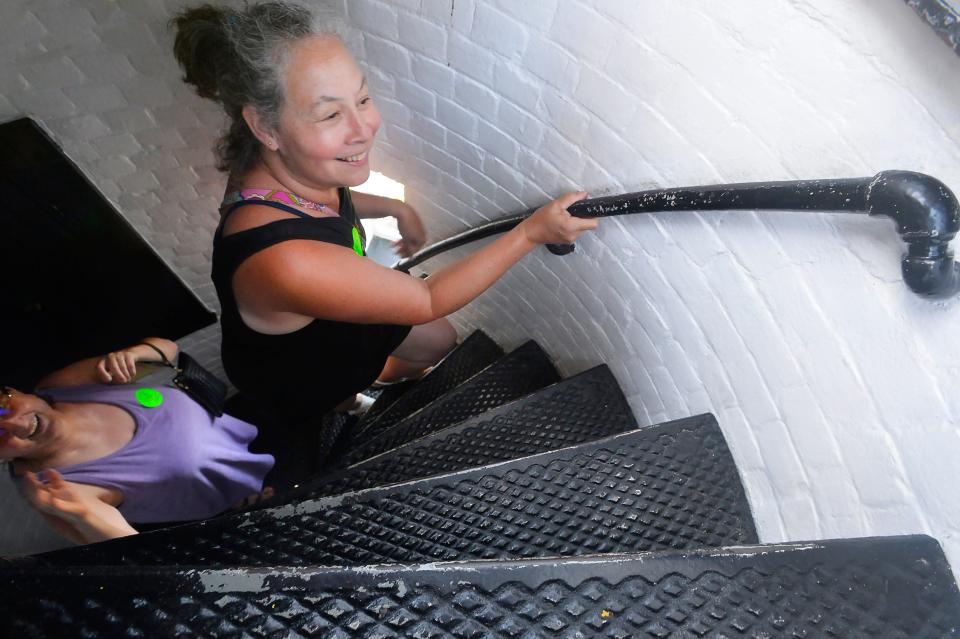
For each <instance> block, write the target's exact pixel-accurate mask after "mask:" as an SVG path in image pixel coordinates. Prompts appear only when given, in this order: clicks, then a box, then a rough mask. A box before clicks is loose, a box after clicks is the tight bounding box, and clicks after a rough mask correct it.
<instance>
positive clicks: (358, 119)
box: [347, 111, 373, 143]
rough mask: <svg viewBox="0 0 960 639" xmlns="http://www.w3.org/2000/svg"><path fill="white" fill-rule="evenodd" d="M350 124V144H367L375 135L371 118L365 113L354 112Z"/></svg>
mask: <svg viewBox="0 0 960 639" xmlns="http://www.w3.org/2000/svg"><path fill="white" fill-rule="evenodd" d="M348 122H349V125H350V135H349V138H348V140H347V141H348V142H350V143H358V142H366V141H367V140H368V139H370V136H371V135H372V134H373V127H372V126H371V123H370V122H369V118H368V117H367V116H366V115H365V114H364V113H360V112H357V111H354V112H353V113H352V114H351V115H350V117H349V120H348Z"/></svg>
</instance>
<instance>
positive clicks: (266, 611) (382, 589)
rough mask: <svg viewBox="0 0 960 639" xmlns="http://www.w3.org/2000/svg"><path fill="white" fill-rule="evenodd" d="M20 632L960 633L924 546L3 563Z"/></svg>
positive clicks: (950, 592) (937, 562)
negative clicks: (355, 560) (199, 563)
mask: <svg viewBox="0 0 960 639" xmlns="http://www.w3.org/2000/svg"><path fill="white" fill-rule="evenodd" d="M0 584H2V586H3V587H5V588H4V592H5V595H4V597H2V598H0V634H2V635H3V636H10V637H42V636H90V637H120V636H123V637H153V636H201V635H202V636H209V637H237V636H244V637H265V636H275V637H315V636H321V637H330V638H334V637H336V638H340V637H344V638H345V637H359V638H361V639H373V638H378V639H387V638H394V637H404V638H414V639H428V638H433V637H455V638H462V639H468V638H469V639H472V638H474V637H525V638H526V637H611V638H616V639H623V638H627V637H653V638H663V637H731V638H732V637H751V638H755V639H759V638H761V637H765V638H766V637H792V638H799V637H844V638H854V639H860V638H864V639H866V638H870V639H874V638H880V639H907V638H922V639H926V638H933V637H937V638H939V637H956V636H958V634H960V631H958V627H960V592H958V591H957V585H956V583H955V582H954V580H953V577H952V575H951V573H950V569H949V566H948V565H947V562H946V558H945V557H944V555H943V551H942V550H941V548H940V546H939V544H937V542H936V541H935V540H933V539H931V538H929V537H926V536H907V537H887V538H872V539H845V540H834V541H819V542H806V543H786V544H777V545H769V546H753V547H738V548H719V549H701V550H693V551H683V552H677V551H670V552H660V553H644V554H639V555H608V556H589V557H580V558H575V559H555V558H553V559H546V560H543V559H541V560H521V561H508V562H504V561H499V562H490V561H480V562H462V563H446V564H444V563H440V564H428V565H422V566H409V567H405V566H376V567H364V568H352V569H350V568H346V569H336V568H306V569H290V568H264V569H253V570H192V569H190V570H184V569H177V568H139V567H138V568H131V567H125V566H121V567H93V568H88V569H82V570H81V569H78V568H67V569H64V568H56V569H54V568H46V567H37V566H24V567H17V566H8V567H0Z"/></svg>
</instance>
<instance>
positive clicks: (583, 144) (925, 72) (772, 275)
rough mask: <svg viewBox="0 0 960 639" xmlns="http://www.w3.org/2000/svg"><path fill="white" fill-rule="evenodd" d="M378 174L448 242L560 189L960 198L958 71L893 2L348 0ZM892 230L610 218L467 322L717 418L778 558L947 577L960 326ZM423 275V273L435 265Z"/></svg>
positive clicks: (521, 272)
mask: <svg viewBox="0 0 960 639" xmlns="http://www.w3.org/2000/svg"><path fill="white" fill-rule="evenodd" d="M347 5H348V12H349V15H350V17H351V18H352V21H353V22H354V24H356V25H358V26H359V27H360V28H361V29H363V30H364V31H365V34H364V38H363V41H364V52H363V55H364V57H365V59H366V62H367V64H368V65H369V66H370V68H371V69H372V70H373V71H372V75H373V77H374V86H375V89H376V92H377V94H378V95H379V96H380V104H381V107H382V108H383V111H384V113H385V120H386V121H387V122H388V123H389V124H388V125H387V127H386V129H385V135H384V142H385V144H384V145H382V146H381V151H382V153H381V154H380V156H379V167H380V169H381V170H383V171H384V172H385V173H387V174H389V175H391V176H392V177H394V178H396V179H399V180H401V181H404V182H406V183H407V184H408V192H410V191H412V192H413V193H412V194H411V196H410V198H409V199H410V201H412V202H414V203H415V204H416V205H418V206H419V207H420V208H421V209H422V210H423V211H424V212H425V213H426V214H427V216H428V217H429V218H430V222H431V229H432V230H433V232H434V235H435V236H436V237H441V236H446V235H448V234H450V233H452V232H454V231H457V230H460V229H462V228H463V227H464V226H465V225H467V224H473V223H476V222H479V221H482V220H483V219H485V218H491V217H495V216H497V215H499V214H501V213H503V212H516V211H518V210H522V209H523V208H524V207H525V206H529V205H535V204H538V203H541V202H543V201H545V200H546V199H547V197H548V195H556V194H559V193H560V192H561V191H563V190H565V189H571V188H579V187H582V188H585V189H588V190H590V191H591V192H592V193H594V194H606V193H613V192H626V191H632V190H640V189H644V188H652V187H657V186H664V187H668V186H684V185H695V184H711V183H722V182H738V181H763V180H789V179H804V178H828V177H841V176H843V177H855V176H866V175H872V174H875V173H877V172H878V171H881V170H884V169H891V168H903V169H911V170H916V171H922V172H927V173H930V174H932V175H934V176H936V177H938V178H940V179H941V180H943V181H944V182H945V183H946V184H947V185H948V186H950V187H951V188H952V189H953V190H954V191H955V192H958V193H960V109H958V107H957V105H958V104H960V58H958V57H957V56H956V55H955V54H954V53H953V52H952V51H951V50H950V49H949V48H948V47H946V46H944V44H943V43H942V42H940V41H939V40H938V39H937V38H936V36H935V35H934V34H933V33H932V31H930V29H929V27H928V26H927V25H925V24H923V23H922V22H921V21H920V20H919V19H918V18H917V17H916V15H915V14H914V13H913V11H912V10H911V9H910V8H909V7H907V6H906V5H905V4H904V3H903V2H902V1H900V0H882V1H878V2H850V1H848V2H837V1H836V0H806V1H786V0H779V1H776V0H774V1H770V0H762V1H761V0H756V1H753V2H737V3H702V2H693V1H686V2H669V3H667V2H636V1H628V2H621V1H612V0H563V1H562V2H559V1H557V0H539V1H537V2H524V3H518V2H513V1H512V0H501V1H495V0H489V1H476V0H436V1H428V0H423V1H422V2H420V1H415V0H411V1H410V2H380V1H378V0H350V2H348V3H347ZM902 251H903V246H902V244H901V243H900V241H899V239H898V238H897V235H896V233H895V231H894V229H893V225H892V223H890V222H888V221H880V220H871V219H868V218H865V217H863V216H842V215H810V214H796V213H769V212H765V213H763V214H760V215H758V214H753V213H747V214H744V213H723V214H704V215H696V214H688V213H683V214H673V215H658V216H645V217H634V218H630V219H619V220H616V221H614V220H606V221H605V222H604V223H603V226H602V230H601V231H600V232H599V233H597V234H596V235H595V236H593V237H590V238H587V239H585V240H583V241H581V242H580V244H579V246H578V250H577V253H576V254H575V256H573V257H568V258H557V257H554V256H551V255H549V254H547V253H546V252H545V251H540V252H538V253H537V254H535V255H533V256H531V257H529V258H527V259H526V260H525V261H524V262H523V264H522V266H521V267H520V268H517V269H516V270H514V271H513V272H512V273H511V274H510V275H508V276H507V277H506V278H504V280H502V281H501V282H500V283H499V284H498V285H496V286H495V287H494V289H493V290H491V291H490V292H489V293H487V294H486V295H484V296H483V298H481V300H479V301H478V302H477V303H475V304H473V305H472V306H470V307H469V308H468V309H466V310H464V311H462V312H460V313H459V314H458V315H457V321H458V324H459V326H460V327H461V329H463V330H467V329H468V328H472V327H482V328H484V329H485V330H487V331H488V332H490V333H491V334H492V335H493V336H494V337H495V338H497V339H498V340H500V341H501V342H505V343H508V344H511V345H516V344H518V343H520V341H522V340H523V339H524V338H526V337H527V336H530V337H533V338H535V339H537V340H538V341H539V342H540V343H541V344H542V345H544V347H545V348H547V350H548V351H549V352H550V353H551V354H553V355H554V357H556V358H557V359H558V361H559V363H560V365H561V367H562V368H563V369H564V372H566V373H572V372H576V371H579V370H581V369H583V368H585V367H587V366H590V365H592V364H596V363H599V362H604V361H605V362H607V363H609V364H610V366H611V367H612V369H613V370H614V372H615V374H616V376H617V378H618V379H619V380H620V383H621V385H622V386H623V388H624V389H625V391H626V393H627V395H628V397H629V399H630V402H631V404H632V406H633V407H634V409H635V411H636V413H637V415H638V417H639V419H640V420H641V421H643V422H648V423H652V422H657V421H662V420H665V419H671V418H677V417H681V416H685V415H689V414H692V413H698V412H704V411H711V412H713V413H714V414H716V415H717V417H718V419H719V421H720V424H721V426H722V428H723V430H724V433H725V434H726V436H727V438H728V440H729V442H730V444H731V447H732V449H733V452H734V455H735V457H736V459H737V462H738V465H739V467H740V470H741V473H742V475H743V478H744V480H745V482H746V485H747V490H748V492H749V496H750V500H751V503H752V505H753V509H754V513H755V515H756V518H757V521H758V525H759V529H760V533H761V538H762V539H764V540H765V541H775V540H782V539H811V538H828V537H846V536H855V535H866V534H890V533H907V532H929V533H931V534H933V535H935V536H936V537H937V538H938V539H940V540H941V542H942V543H943V544H944V545H945V547H946V548H947V550H948V553H949V554H950V556H951V559H952V561H953V564H954V565H955V566H957V565H960V539H958V538H957V537H956V534H957V528H958V526H960V499H958V498H957V496H956V493H955V490H954V487H953V486H954V483H955V481H956V477H958V476H960V435H958V432H957V429H958V426H960V421H958V416H960V393H958V391H960V382H958V372H960V341H958V340H956V339H954V338H953V337H952V334H953V332H954V329H955V327H956V323H957V320H958V319H960V307H958V304H957V302H956V301H950V302H945V303H931V302H928V301H923V300H921V299H919V298H917V297H915V296H914V295H913V294H911V293H910V292H909V291H908V290H907V289H906V287H905V286H904V285H903V283H902V281H901V277H900V273H899V261H900V254H901V253H902ZM428 268H429V269H434V268H436V266H435V265H434V264H430V265H428Z"/></svg>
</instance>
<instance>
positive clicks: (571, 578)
mask: <svg viewBox="0 0 960 639" xmlns="http://www.w3.org/2000/svg"><path fill="white" fill-rule="evenodd" d="M354 431H355V432H354V434H353V435H354V439H353V445H352V446H351V448H350V450H348V452H347V454H346V455H345V457H344V459H343V464H342V466H341V467H338V468H334V469H331V472H329V473H327V474H324V475H322V476H318V477H316V478H314V479H312V480H311V481H309V482H307V483H306V484H305V485H302V486H301V487H300V488H299V489H297V490H296V491H293V492H291V493H288V494H286V495H284V496H282V498H281V499H277V500H274V501H273V502H272V503H271V504H268V505H267V506H266V507H261V508H258V509H256V510H251V511H247V512H241V513H233V514H229V515H224V516H221V517H218V518H215V519H212V520H208V521H205V522H200V523H196V524H188V525H185V526H179V527H175V528H169V529H165V530H159V531H155V532H151V533H146V534H141V535H138V536H135V537H128V538H124V539H119V540H115V541H112V542H107V543H102V544H95V545H90V546H84V547H78V548H72V549H68V550H63V551H57V552H52V553H46V554H44V555H38V556H36V557H32V558H26V559H22V560H17V561H7V562H6V563H4V564H0V584H2V586H0V588H2V590H0V592H2V593H3V596H2V597H0V636H3V637H7V636H9V637H44V636H71V637H73V636H76V637H87V636H89V637H101V636H123V637H138V636H140V637H157V636H163V637H166V636H184V637H188V636H191V637H192V636H205V637H207V636H209V637H363V638H364V639H372V638H374V637H412V638H416V639H426V638H430V637H464V638H468V637H469V638H472V637H588V636H602V637H670V636H678V637H794V638H799V637H943V636H958V635H960V592H958V590H957V586H956V583H955V582H954V580H953V577H952V574H951V572H950V568H949V566H948V565H947V563H946V559H945V557H944V556H943V552H942V551H941V549H940V547H939V545H938V544H937V542H936V541H934V540H933V539H930V538H928V537H923V536H909V537H891V538H872V539H847V540H835V541H818V542H808V543H788V544H776V545H759V544H758V539H757V534H756V530H755V526H754V523H753V519H752V516H751V514H750V509H749V505H748V503H747V500H746V495H745V492H744V489H743V486H742V485H741V483H740V478H739V475H738V473H737V469H736V467H735V465H734V462H733V458H732V457H731V455H730V451H729V450H728V448H727V446H726V442H725V441H724V438H723V435H722V433H721V431H720V428H719V426H718V424H717V423H716V420H715V419H714V418H713V417H712V416H711V415H700V416H695V417H689V418H686V419H681V420H676V421H673V422H668V423H664V424H657V425H651V426H644V427H640V428H638V427H637V424H636V423H635V421H634V418H633V417H632V414H631V411H630V409H629V406H628V404H627V402H626V399H625V398H624V396H623V394H622V392H621V391H620V389H619V386H618V385H617V384H616V380H615V379H614V378H613V375H612V374H611V373H610V371H609V369H608V368H607V367H606V366H602V365H601V366H597V367H595V368H592V369H589V370H587V371H584V372H582V373H580V374H578V375H574V376H572V377H569V378H567V379H563V380H561V379H560V378H559V376H558V375H557V372H556V370H555V369H554V368H553V366H552V364H551V363H550V362H549V359H548V358H547V357H546V355H545V354H544V353H543V351H542V350H541V349H540V348H539V347H538V346H537V345H536V344H534V343H532V342H528V343H527V344H525V345H523V346H521V347H520V348H518V349H516V350H514V351H513V352H511V353H509V354H506V355H502V354H501V351H499V349H498V348H497V347H496V345H494V344H493V343H492V342H491V341H490V340H489V338H487V337H486V336H483V335H482V334H475V335H474V336H471V337H470V338H468V339H467V340H466V341H465V342H464V343H463V344H462V345H461V346H460V347H459V348H458V349H457V350H455V351H454V352H453V353H451V355H449V356H448V357H447V358H446V359H445V360H444V361H443V362H442V363H441V364H440V365H439V366H438V367H437V368H436V369H435V370H434V371H432V372H431V373H430V374H429V375H428V376H427V377H425V378H424V379H423V380H422V381H421V382H419V383H417V384H406V385H403V386H400V387H393V388H390V389H388V391H387V392H385V393H384V394H382V395H381V397H380V398H379V399H378V402H377V404H376V405H375V406H374V409H373V411H372V412H371V413H370V414H369V416H368V418H367V419H365V420H364V421H363V422H361V423H360V424H358V425H357V426H356V428H355V429H354Z"/></svg>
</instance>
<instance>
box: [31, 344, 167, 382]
mask: <svg viewBox="0 0 960 639" xmlns="http://www.w3.org/2000/svg"><path fill="white" fill-rule="evenodd" d="M143 341H144V342H146V343H148V344H152V345H153V346H154V347H156V348H158V349H159V350H160V351H161V352H163V354H164V355H165V356H166V357H167V360H168V361H171V362H172V361H174V359H175V358H176V357H177V344H176V342H172V341H170V340H168V339H164V338H162V337H147V338H144V340H143ZM159 362H161V358H160V355H159V353H157V351H155V350H154V349H153V348H150V347H149V346H146V345H145V344H134V345H133V346H129V347H127V348H124V349H121V350H119V351H114V352H112V353H107V354H106V355H101V356H99V357H88V358H87V359H82V360H80V361H79V362H74V363H73V364H69V365H68V366H64V367H63V368H61V369H60V370H58V371H54V372H53V373H50V374H49V375H47V376H45V377H44V378H43V379H41V380H40V381H39V382H37V388H53V387H57V386H84V385H86V384H127V383H129V382H132V381H134V380H135V379H136V377H137V373H138V369H137V364H138V363H159Z"/></svg>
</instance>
